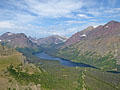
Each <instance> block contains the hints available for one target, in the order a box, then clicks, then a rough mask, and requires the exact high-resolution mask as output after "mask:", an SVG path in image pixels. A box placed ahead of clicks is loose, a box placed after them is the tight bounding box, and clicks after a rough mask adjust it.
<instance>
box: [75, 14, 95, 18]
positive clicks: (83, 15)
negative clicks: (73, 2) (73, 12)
mask: <svg viewBox="0 0 120 90" xmlns="http://www.w3.org/2000/svg"><path fill="white" fill-rule="evenodd" d="M77 16H78V17H80V18H86V19H89V18H93V17H90V16H87V15H85V14H77Z"/></svg>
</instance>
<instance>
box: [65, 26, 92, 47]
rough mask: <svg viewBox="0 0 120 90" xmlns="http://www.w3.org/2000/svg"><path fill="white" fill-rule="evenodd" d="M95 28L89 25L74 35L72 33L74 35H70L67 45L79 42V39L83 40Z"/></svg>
mask: <svg viewBox="0 0 120 90" xmlns="http://www.w3.org/2000/svg"><path fill="white" fill-rule="evenodd" d="M93 29H94V27H93V26H89V27H87V28H86V29H84V30H83V31H80V32H77V33H75V34H74V35H72V37H70V38H69V39H68V40H67V41H66V42H65V45H66V46H68V45H71V44H74V43H77V42H79V41H80V40H82V39H85V38H87V36H88V33H89V32H90V31H91V30H93Z"/></svg>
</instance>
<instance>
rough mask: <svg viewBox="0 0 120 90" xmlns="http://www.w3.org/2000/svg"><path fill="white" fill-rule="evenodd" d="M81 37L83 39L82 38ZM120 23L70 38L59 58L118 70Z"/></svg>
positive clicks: (119, 60)
mask: <svg viewBox="0 0 120 90" xmlns="http://www.w3.org/2000/svg"><path fill="white" fill-rule="evenodd" d="M81 35H82V36H83V37H81ZM119 55H120V22H117V21H110V22H108V23H107V24H105V25H100V26H98V27H96V28H93V29H90V30H88V31H86V32H84V30H83V31H80V32H78V33H76V34H74V35H73V36H72V37H70V38H69V39H68V40H67V41H66V42H65V46H64V47H63V48H61V49H60V50H59V51H58V53H57V56H59V57H63V58H66V59H70V60H72V61H76V62H83V63H87V64H90V65H94V66H96V67H98V68H101V69H105V70H118V69H119V65H120V56H119Z"/></svg>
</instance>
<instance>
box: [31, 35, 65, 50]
mask: <svg viewBox="0 0 120 90" xmlns="http://www.w3.org/2000/svg"><path fill="white" fill-rule="evenodd" d="M29 39H30V40H31V41H32V42H33V43H36V44H37V45H38V46H41V47H44V48H49V47H52V46H54V45H58V44H61V43H63V42H65V41H66V40H67V38H66V37H62V36H59V35H52V36H48V37H45V38H39V39H35V38H32V37H29Z"/></svg>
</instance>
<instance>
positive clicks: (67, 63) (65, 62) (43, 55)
mask: <svg viewBox="0 0 120 90" xmlns="http://www.w3.org/2000/svg"><path fill="white" fill-rule="evenodd" d="M35 56H37V57H39V58H40V59H44V60H52V61H53V60H54V61H59V62H60V64H61V65H64V66H68V67H91V68H96V67H94V66H91V65H88V64H84V63H76V62H73V61H70V60H66V59H63V58H58V57H53V56H50V55H48V54H47V53H45V52H42V53H37V54H35Z"/></svg>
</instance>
